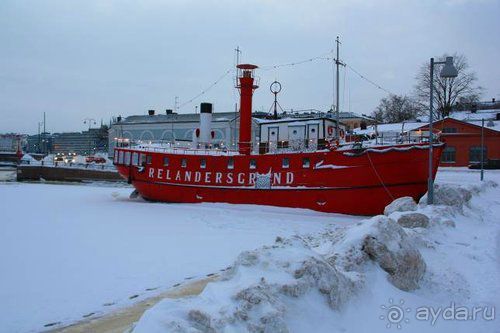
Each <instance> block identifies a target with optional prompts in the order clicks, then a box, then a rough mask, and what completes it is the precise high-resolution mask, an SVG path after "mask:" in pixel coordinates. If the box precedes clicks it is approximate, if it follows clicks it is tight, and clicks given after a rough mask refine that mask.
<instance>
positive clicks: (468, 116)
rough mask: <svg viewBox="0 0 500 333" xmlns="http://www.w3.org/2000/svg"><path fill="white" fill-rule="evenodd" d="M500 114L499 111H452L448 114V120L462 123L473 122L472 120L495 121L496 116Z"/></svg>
mask: <svg viewBox="0 0 500 333" xmlns="http://www.w3.org/2000/svg"><path fill="white" fill-rule="evenodd" d="M498 113H500V109H493V110H477V111H475V112H472V111H454V112H452V113H451V114H450V118H454V119H457V120H462V121H467V122H468V121H474V120H481V119H484V120H495V119H496V117H497V114H498Z"/></svg>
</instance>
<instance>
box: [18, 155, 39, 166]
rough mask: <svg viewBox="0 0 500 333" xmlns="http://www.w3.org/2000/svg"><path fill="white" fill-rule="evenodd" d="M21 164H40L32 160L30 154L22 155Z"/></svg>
mask: <svg viewBox="0 0 500 333" xmlns="http://www.w3.org/2000/svg"><path fill="white" fill-rule="evenodd" d="M21 163H23V164H32V165H33V164H35V165H36V164H40V162H38V161H37V160H36V159H34V158H33V157H32V156H31V155H30V154H24V155H23V157H22V158H21Z"/></svg>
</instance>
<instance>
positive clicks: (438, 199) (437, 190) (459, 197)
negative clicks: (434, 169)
mask: <svg viewBox="0 0 500 333" xmlns="http://www.w3.org/2000/svg"><path fill="white" fill-rule="evenodd" d="M494 187H497V183H495V182H494V181H486V182H483V183H480V184H479V185H477V184H473V185H472V184H464V185H457V184H436V185H434V205H438V206H439V205H441V206H449V207H452V208H454V209H455V210H456V211H458V212H460V213H462V212H463V209H464V207H469V202H470V200H471V199H472V196H473V195H474V194H479V193H480V192H482V191H484V190H486V189H488V188H494ZM426 203H427V195H424V196H423V197H422V198H421V199H420V205H422V206H426Z"/></svg>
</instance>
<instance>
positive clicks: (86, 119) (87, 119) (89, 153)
mask: <svg viewBox="0 0 500 333" xmlns="http://www.w3.org/2000/svg"><path fill="white" fill-rule="evenodd" d="M83 123H84V124H88V125H89V130H88V132H87V133H88V134H87V135H88V136H89V151H88V155H89V156H90V155H92V154H91V151H92V149H91V143H90V140H91V138H90V127H91V126H92V124H94V125H95V124H97V122H96V120H95V119H94V118H85V119H84V120H83Z"/></svg>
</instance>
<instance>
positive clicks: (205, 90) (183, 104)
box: [178, 69, 234, 109]
mask: <svg viewBox="0 0 500 333" xmlns="http://www.w3.org/2000/svg"><path fill="white" fill-rule="evenodd" d="M233 71H234V69H229V70H227V71H226V72H225V73H224V74H223V75H222V76H220V77H219V78H218V79H217V80H216V81H215V82H214V83H212V84H211V85H210V86H208V87H207V88H205V89H204V90H202V91H201V92H200V93H199V94H197V95H196V96H194V97H192V98H191V99H190V100H188V101H186V102H184V103H182V104H180V105H179V106H178V108H179V109H180V108H182V107H183V106H185V105H187V104H190V103H192V102H193V101H194V100H195V99H197V98H198V97H200V96H201V95H204V94H205V93H206V92H208V91H209V90H210V89H212V88H213V87H215V86H216V85H217V84H218V83H219V82H220V81H222V80H223V79H224V78H225V77H226V76H227V75H228V74H229V73H231V72H233Z"/></svg>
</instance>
